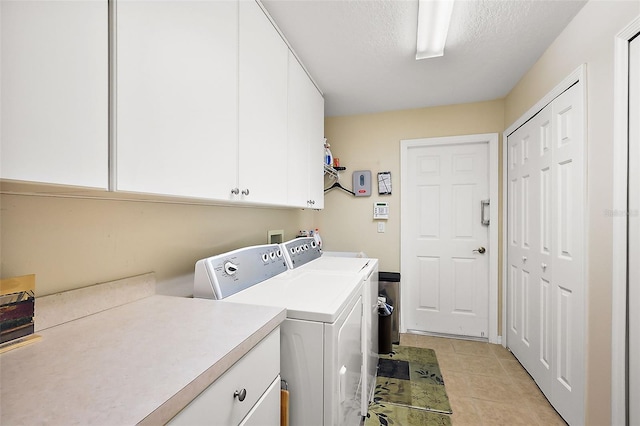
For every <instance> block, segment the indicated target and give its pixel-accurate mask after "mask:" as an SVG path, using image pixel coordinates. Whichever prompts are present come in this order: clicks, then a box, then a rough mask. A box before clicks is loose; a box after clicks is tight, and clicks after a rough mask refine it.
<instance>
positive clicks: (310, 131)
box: [287, 53, 324, 209]
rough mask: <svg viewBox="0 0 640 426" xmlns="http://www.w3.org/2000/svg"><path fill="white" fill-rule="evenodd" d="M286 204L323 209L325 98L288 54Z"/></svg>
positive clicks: (291, 55) (292, 56)
mask: <svg viewBox="0 0 640 426" xmlns="http://www.w3.org/2000/svg"><path fill="white" fill-rule="evenodd" d="M288 92H289V94H288V99H289V105H288V108H289V113H288V126H287V127H288V151H287V155H288V157H287V158H288V160H287V173H288V177H287V190H288V204H289V205H291V206H298V207H311V208H315V209H321V208H323V207H324V191H323V189H324V188H323V184H324V180H323V166H322V160H323V154H324V137H323V135H324V99H323V98H322V95H321V94H320V92H318V89H316V87H315V85H314V84H313V82H312V81H311V79H309V76H308V75H307V73H306V72H305V71H304V69H303V68H302V66H301V65H300V64H299V63H298V60H297V59H296V58H295V56H294V55H293V54H292V53H289V89H288Z"/></svg>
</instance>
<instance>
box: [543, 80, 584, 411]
mask: <svg viewBox="0 0 640 426" xmlns="http://www.w3.org/2000/svg"><path fill="white" fill-rule="evenodd" d="M581 95H582V94H581V93H580V89H579V88H578V87H576V86H574V87H573V88H572V89H570V90H568V91H566V92H565V93H563V94H562V95H560V96H559V97H558V98H557V99H556V100H555V101H554V102H553V107H552V110H553V111H552V112H553V122H552V127H553V132H554V137H553V143H554V144H555V145H554V147H553V153H552V156H553V163H552V166H553V168H554V169H553V181H552V191H551V195H552V197H553V198H554V199H553V201H552V202H553V204H554V207H553V208H552V217H551V220H552V228H551V230H552V233H553V239H552V243H553V246H552V256H553V258H552V268H553V277H552V295H551V298H552V301H553V305H552V309H553V315H552V317H553V322H552V327H553V329H552V335H553V338H554V342H553V349H554V353H553V361H554V362H553V367H552V372H553V379H552V398H553V401H552V403H555V405H554V406H555V407H556V409H557V410H558V412H559V413H560V414H561V415H562V416H563V417H564V418H565V420H567V421H568V422H569V423H570V424H583V423H584V349H585V339H584V330H585V327H584V323H585V297H584V294H585V279H584V245H585V243H586V241H585V238H584V229H585V227H584V220H585V217H584V212H585V211H586V208H585V207H586V206H585V205H586V197H585V187H586V186H585V184H586V175H585V173H584V164H585V161H584V158H583V157H584V135H583V133H584V130H583V119H582V117H583V111H582V101H581V97H582V96H581Z"/></svg>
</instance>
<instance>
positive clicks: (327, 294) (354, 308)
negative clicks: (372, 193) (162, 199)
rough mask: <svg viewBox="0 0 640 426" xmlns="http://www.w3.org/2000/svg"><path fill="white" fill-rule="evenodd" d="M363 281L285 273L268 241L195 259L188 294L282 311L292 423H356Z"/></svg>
mask: <svg viewBox="0 0 640 426" xmlns="http://www.w3.org/2000/svg"><path fill="white" fill-rule="evenodd" d="M307 250H309V249H307ZM305 251H306V250H305ZM362 285H363V277H362V275H361V274H344V273H340V272H333V271H314V270H287V265H286V262H285V260H284V255H283V251H282V248H281V247H280V246H279V245H276V244H270V245H264V246H253V247H247V248H244V249H240V250H235V251H233V252H229V253H224V254H221V255H217V256H213V257H210V258H207V259H202V260H199V261H198V262H197V263H196V273H195V280H194V297H206V298H213V299H221V300H223V301H227V302H233V303H245V304H253V305H263V306H277V307H283V308H286V309H287V319H286V320H285V321H284V322H283V323H282V324H281V327H280V335H281V343H280V351H281V353H280V356H281V362H280V366H281V372H280V374H281V377H282V378H283V379H284V380H285V381H286V382H287V384H288V389H289V392H290V420H291V424H292V425H324V426H329V425H349V426H350V425H353V426H357V425H359V424H360V422H361V420H362V413H361V401H362V365H363V357H362V318H363V316H362Z"/></svg>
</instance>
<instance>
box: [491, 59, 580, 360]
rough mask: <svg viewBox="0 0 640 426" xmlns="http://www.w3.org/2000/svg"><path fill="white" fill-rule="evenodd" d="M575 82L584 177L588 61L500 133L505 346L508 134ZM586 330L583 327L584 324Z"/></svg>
mask: <svg viewBox="0 0 640 426" xmlns="http://www.w3.org/2000/svg"><path fill="white" fill-rule="evenodd" d="M576 83H582V89H581V92H582V102H583V106H584V108H583V114H584V120H583V122H584V131H583V134H584V146H585V151H584V162H585V164H583V167H584V168H585V174H584V176H585V178H586V177H587V173H586V164H587V149H586V147H587V140H588V132H587V65H586V64H582V65H580V66H579V67H578V68H576V69H575V70H574V71H573V72H572V73H571V74H569V75H568V76H567V77H565V78H564V79H563V80H562V81H561V82H560V83H558V85H556V86H555V87H554V88H553V89H551V91H549V93H547V94H546V95H545V96H543V97H542V99H540V100H539V101H538V102H536V103H535V104H534V105H533V106H532V107H531V108H529V110H528V111H527V112H525V113H524V114H523V115H522V116H520V118H518V119H517V120H516V121H514V122H513V124H511V125H510V126H509V127H507V129H506V130H505V131H504V132H503V133H502V218H503V220H502V240H501V243H502V260H503V267H502V271H501V272H502V341H501V344H502V346H504V347H505V348H506V347H507V296H508V295H507V267H506V266H504V265H506V261H507V247H508V241H507V238H508V225H509V224H508V222H507V217H508V216H507V214H508V212H507V207H508V205H509V203H508V200H507V193H508V192H507V191H508V188H507V183H508V178H509V176H508V165H507V157H508V148H509V145H508V143H507V141H508V138H509V136H510V135H511V134H512V133H513V132H515V131H516V130H518V129H519V128H520V127H521V126H522V125H523V124H525V123H526V122H527V121H529V120H530V119H531V118H533V116H535V115H536V114H537V113H538V112H540V111H542V109H544V107H546V106H547V105H549V104H550V103H551V102H553V100H554V99H555V98H557V97H558V96H560V95H561V94H562V93H564V92H565V91H567V90H568V89H569V88H570V87H571V86H573V85H574V84H576ZM586 191H587V185H585V198H584V199H585V203H587V201H588V198H587V193H586ZM588 223H589V218H588V216H585V223H584V235H586V236H587V238H585V250H584V266H583V276H584V279H585V283H588V282H589V279H588V268H587V264H588V262H587V259H588V253H589V250H588V232H587V231H588V226H589V225H588ZM588 300H589V298H588V288H587V287H586V286H585V289H584V302H585V303H587V301H588ZM587 312H588V306H585V324H586V316H587ZM585 332H586V328H585ZM584 337H585V342H586V340H587V335H586V334H585V336H584Z"/></svg>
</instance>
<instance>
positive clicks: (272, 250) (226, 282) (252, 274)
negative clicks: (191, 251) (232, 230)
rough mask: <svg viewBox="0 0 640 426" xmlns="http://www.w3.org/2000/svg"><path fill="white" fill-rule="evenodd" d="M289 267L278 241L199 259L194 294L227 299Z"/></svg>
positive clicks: (201, 296) (194, 295) (202, 296)
mask: <svg viewBox="0 0 640 426" xmlns="http://www.w3.org/2000/svg"><path fill="white" fill-rule="evenodd" d="M287 269H288V266H287V262H286V260H285V256H284V252H283V250H282V247H281V246H280V245H278V244H265V245H259V246H250V247H245V248H241V249H238V250H233V251H230V252H227V253H222V254H219V255H216V256H212V257H208V258H206V259H201V260H198V261H197V262H196V270H195V277H194V285H193V297H200V298H206V299H224V298H225V297H228V296H231V295H232V294H235V293H237V292H239V291H242V290H244V289H246V288H249V287H251V286H252V285H255V284H258V283H261V282H262V281H264V280H267V279H269V278H272V277H274V276H276V275H278V274H280V273H282V272H285V271H286V270H287Z"/></svg>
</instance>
